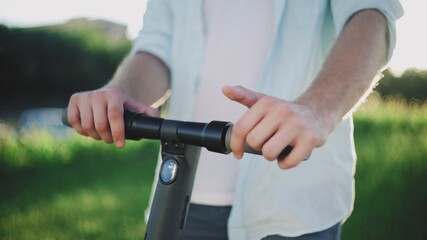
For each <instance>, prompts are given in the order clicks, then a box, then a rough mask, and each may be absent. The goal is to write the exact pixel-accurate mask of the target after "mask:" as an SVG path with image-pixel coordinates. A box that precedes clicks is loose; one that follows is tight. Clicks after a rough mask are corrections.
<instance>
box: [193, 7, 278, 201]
mask: <svg viewBox="0 0 427 240" xmlns="http://www.w3.org/2000/svg"><path fill="white" fill-rule="evenodd" d="M273 7H274V2H273V1H254V0H249V1H248V0H235V1H229V0H208V1H205V9H204V10H205V26H206V28H205V29H206V31H207V32H206V37H207V39H206V48H205V54H204V56H205V57H204V61H203V65H202V71H201V78H200V83H199V86H198V87H199V89H198V94H197V95H196V101H195V102H196V105H195V120H196V121H200V122H209V121H212V120H221V121H230V122H236V121H237V120H238V119H239V118H240V116H242V115H243V113H244V112H245V111H246V110H247V108H246V107H245V106H243V105H241V104H238V103H235V102H232V101H230V100H229V99H228V98H226V97H225V96H224V95H223V94H222V92H221V88H222V87H223V86H224V85H231V86H233V85H242V86H244V87H246V88H249V89H256V87H257V86H258V84H259V79H260V78H261V75H262V73H263V72H262V71H263V69H264V66H265V64H266V63H267V57H268V53H269V50H270V48H271V44H272V38H273V26H274V24H273V23H274V22H273ZM242 8H244V11H241V14H238V15H236V14H235V13H236V11H239V10H241V9H242ZM236 26H238V27H236ZM237 36H238V37H237ZM242 39H243V41H242ZM213 99H214V100H213ZM238 171H239V161H238V160H236V159H235V158H234V157H233V155H232V154H229V155H223V154H218V153H213V152H209V151H208V150H206V149H204V148H203V149H202V152H201V156H200V160H199V165H198V168H197V173H196V178H195V182H194V188H193V193H192V199H191V202H193V203H197V204H206V205H214V206H221V205H231V204H232V202H233V197H234V193H235V183H236V180H237V175H238Z"/></svg>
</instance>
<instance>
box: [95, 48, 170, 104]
mask: <svg viewBox="0 0 427 240" xmlns="http://www.w3.org/2000/svg"><path fill="white" fill-rule="evenodd" d="M108 87H116V88H119V89H120V90H122V91H123V92H124V93H125V94H127V95H129V96H130V97H132V98H134V99H135V100H137V101H139V102H141V103H143V104H145V105H152V106H154V107H158V106H159V105H160V104H161V103H163V102H164V98H165V94H166V95H167V90H168V88H169V70H168V68H167V67H166V65H165V64H164V63H163V62H162V61H161V60H159V59H158V58H157V57H155V56H153V55H151V54H149V53H146V52H139V53H137V54H135V55H131V56H129V57H127V58H126V59H125V60H124V61H123V62H122V64H121V65H120V66H119V68H118V69H117V71H116V73H115V75H114V77H113V79H112V80H111V81H110V82H109V83H108V84H107V85H105V86H104V88H108Z"/></svg>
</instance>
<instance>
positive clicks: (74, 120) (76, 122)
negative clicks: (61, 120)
mask: <svg viewBox="0 0 427 240" xmlns="http://www.w3.org/2000/svg"><path fill="white" fill-rule="evenodd" d="M67 116H68V123H69V124H70V125H71V127H73V128H74V130H76V132H78V133H79V134H81V135H83V136H87V133H86V132H85V131H84V130H83V128H82V127H81V122H80V111H79V109H78V108H77V106H76V105H75V104H73V103H72V102H70V103H69V104H68V108H67Z"/></svg>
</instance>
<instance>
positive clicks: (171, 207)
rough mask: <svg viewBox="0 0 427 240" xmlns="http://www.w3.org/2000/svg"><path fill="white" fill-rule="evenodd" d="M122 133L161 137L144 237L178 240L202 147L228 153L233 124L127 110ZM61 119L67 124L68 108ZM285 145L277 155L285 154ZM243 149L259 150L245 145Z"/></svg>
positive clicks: (288, 149)
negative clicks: (160, 162) (157, 167)
mask: <svg viewBox="0 0 427 240" xmlns="http://www.w3.org/2000/svg"><path fill="white" fill-rule="evenodd" d="M124 121H125V137H126V139H130V140H141V139H154V140H160V144H161V156H162V164H161V167H160V171H159V179H158V182H157V187H156V191H155V194H154V199H153V203H152V207H151V212H150V216H149V220H148V224H147V228H146V233H145V239H146V240H154V239H155V240H175V239H176V240H179V239H181V238H182V233H183V231H184V228H185V221H186V217H187V212H188V206H189V204H190V198H191V192H192V189H193V183H194V177H195V175H196V170H197V164H198V162H199V155H200V150H201V148H202V147H204V148H206V149H207V150H209V151H212V152H217V153H222V154H229V153H230V152H231V149H230V139H231V133H232V128H233V124H232V123H230V122H222V121H211V122H210V123H201V122H185V121H177V120H168V119H163V118H157V117H151V116H147V115H145V114H143V113H138V112H132V111H129V110H126V111H125V113H124ZM62 122H63V123H64V124H65V125H67V126H70V125H69V124H68V117H67V109H65V110H64V111H63V114H62ZM291 151H292V147H290V146H288V147H286V148H285V149H284V150H283V151H282V152H281V154H280V155H279V158H282V157H284V156H286V155H288V154H289V153H290V152H291ZM245 152H246V153H252V154H258V155H261V152H259V151H257V150H254V149H252V148H250V147H249V146H248V145H246V146H245Z"/></svg>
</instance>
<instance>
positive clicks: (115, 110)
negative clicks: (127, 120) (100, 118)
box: [108, 107, 123, 120]
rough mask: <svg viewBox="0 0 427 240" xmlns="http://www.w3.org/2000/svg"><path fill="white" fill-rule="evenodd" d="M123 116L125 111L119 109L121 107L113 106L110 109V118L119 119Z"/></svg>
mask: <svg viewBox="0 0 427 240" xmlns="http://www.w3.org/2000/svg"><path fill="white" fill-rule="evenodd" d="M122 118H123V113H122V111H121V110H120V109H119V107H111V108H110V109H109V110H108V119H111V120H118V119H122Z"/></svg>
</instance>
